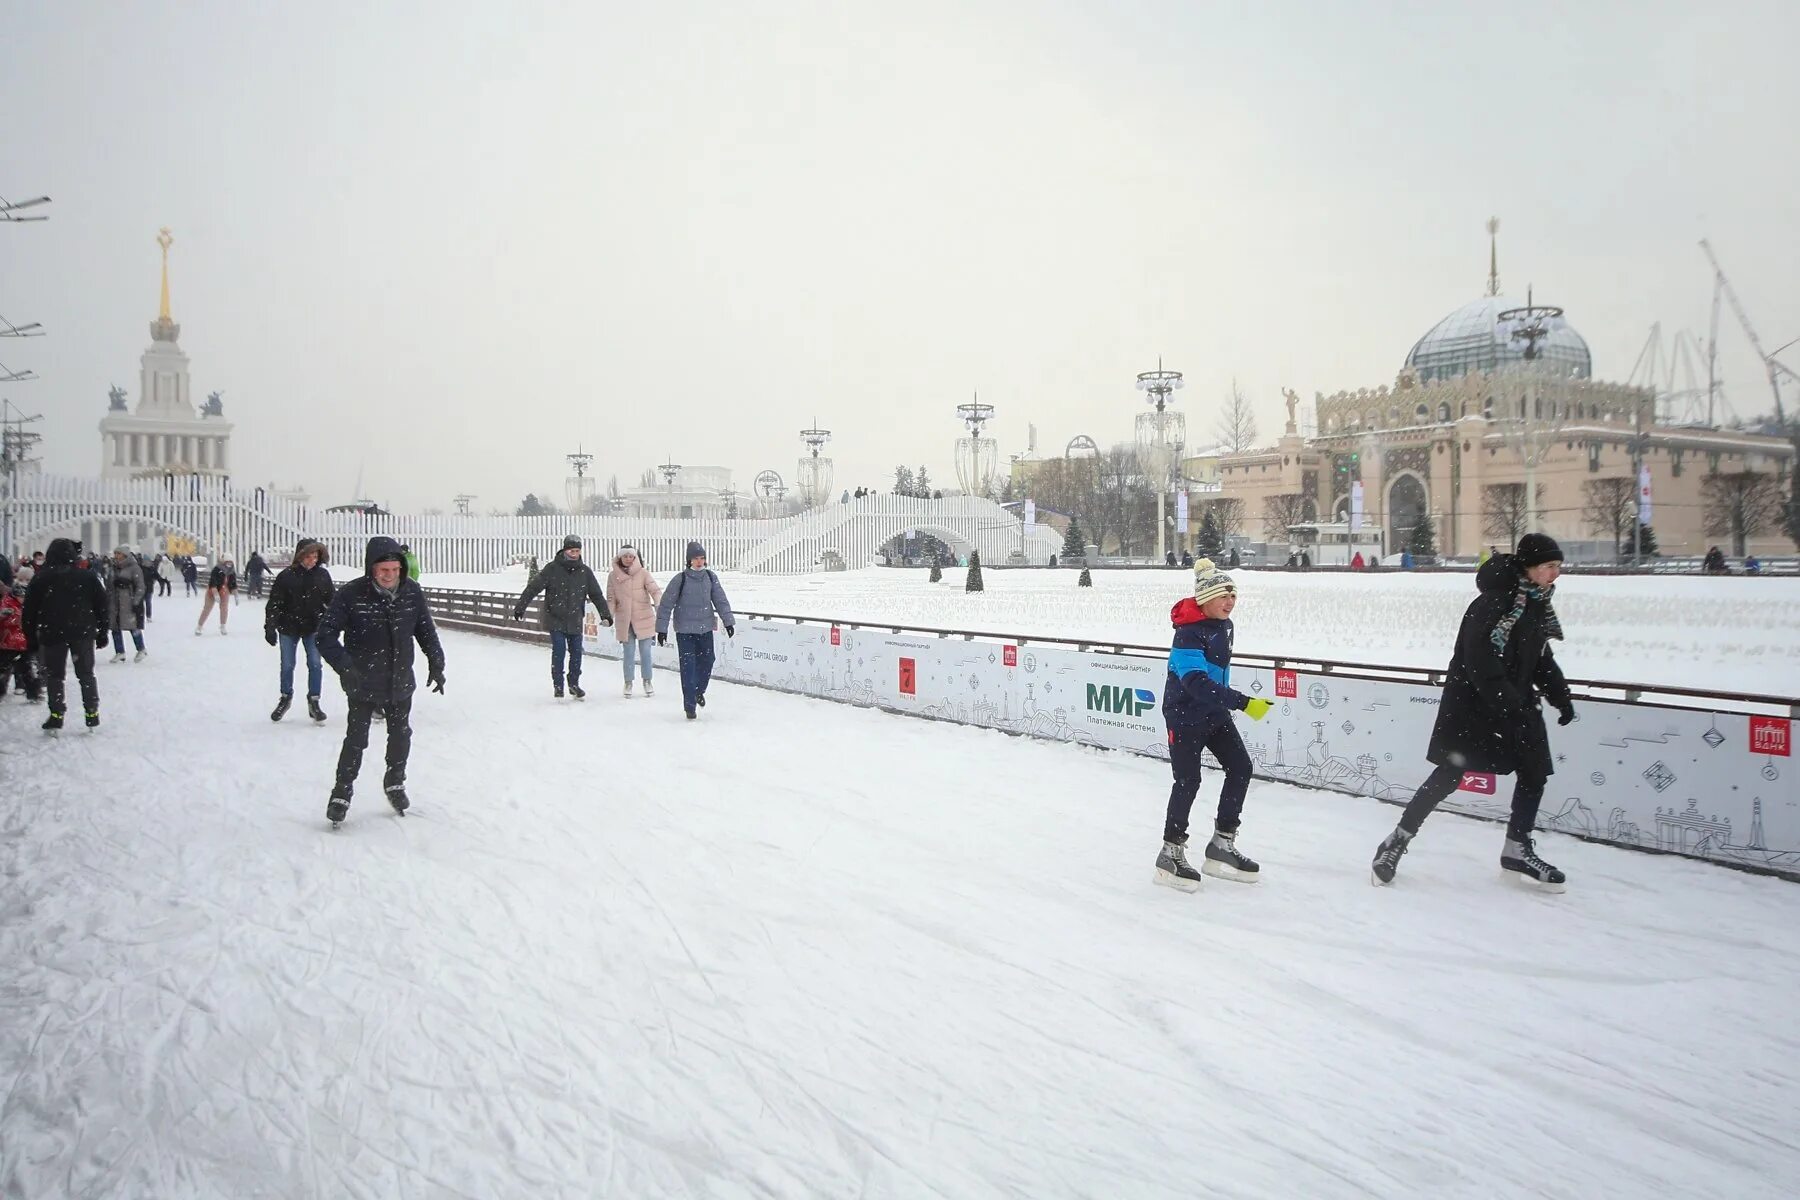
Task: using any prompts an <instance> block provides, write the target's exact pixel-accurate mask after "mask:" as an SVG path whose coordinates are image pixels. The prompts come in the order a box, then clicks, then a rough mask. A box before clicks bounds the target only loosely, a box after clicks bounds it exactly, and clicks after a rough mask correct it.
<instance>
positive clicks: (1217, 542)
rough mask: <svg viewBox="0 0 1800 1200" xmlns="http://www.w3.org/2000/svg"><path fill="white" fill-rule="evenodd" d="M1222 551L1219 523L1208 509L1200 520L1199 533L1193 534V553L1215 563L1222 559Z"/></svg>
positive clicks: (1222, 541)
mask: <svg viewBox="0 0 1800 1200" xmlns="http://www.w3.org/2000/svg"><path fill="white" fill-rule="evenodd" d="M1224 551H1225V539H1224V538H1223V537H1221V536H1220V535H1219V522H1218V520H1217V518H1215V517H1214V516H1213V514H1212V509H1210V508H1209V509H1207V510H1206V515H1205V516H1204V517H1202V518H1201V519H1200V529H1199V531H1198V532H1197V533H1195V534H1194V553H1195V554H1197V555H1199V556H1200V557H1201V558H1210V559H1213V560H1215V561H1217V560H1218V559H1220V558H1223V557H1224Z"/></svg>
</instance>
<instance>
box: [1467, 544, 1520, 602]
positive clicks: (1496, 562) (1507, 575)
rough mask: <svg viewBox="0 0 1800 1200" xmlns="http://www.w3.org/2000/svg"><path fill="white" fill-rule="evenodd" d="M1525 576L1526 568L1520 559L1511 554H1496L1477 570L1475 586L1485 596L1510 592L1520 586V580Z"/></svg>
mask: <svg viewBox="0 0 1800 1200" xmlns="http://www.w3.org/2000/svg"><path fill="white" fill-rule="evenodd" d="M1523 578H1525V570H1524V568H1522V567H1520V566H1519V560H1518V559H1517V558H1515V557H1513V556H1512V555H1510V554H1496V555H1494V556H1493V557H1492V558H1490V559H1488V560H1487V561H1486V562H1484V563H1482V564H1481V569H1480V570H1479V571H1477V572H1475V587H1476V590H1478V591H1479V592H1481V594H1482V595H1484V596H1492V595H1496V594H1498V593H1500V592H1510V591H1512V590H1513V589H1514V588H1516V587H1518V586H1519V580H1521V579H1523Z"/></svg>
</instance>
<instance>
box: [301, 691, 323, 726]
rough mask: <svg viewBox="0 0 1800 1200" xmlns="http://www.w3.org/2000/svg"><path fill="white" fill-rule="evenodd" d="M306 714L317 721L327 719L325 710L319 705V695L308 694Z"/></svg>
mask: <svg viewBox="0 0 1800 1200" xmlns="http://www.w3.org/2000/svg"><path fill="white" fill-rule="evenodd" d="M306 715H307V716H309V717H311V718H312V719H313V720H315V721H323V720H324V719H325V710H324V709H322V708H320V707H319V698H318V697H317V696H308V697H307V698H306Z"/></svg>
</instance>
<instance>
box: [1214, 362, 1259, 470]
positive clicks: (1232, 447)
mask: <svg viewBox="0 0 1800 1200" xmlns="http://www.w3.org/2000/svg"><path fill="white" fill-rule="evenodd" d="M1219 441H1220V443H1221V444H1223V445H1224V447H1225V449H1227V450H1229V451H1230V452H1231V453H1233V454H1242V453H1243V452H1244V451H1246V450H1248V449H1250V448H1251V447H1253V446H1255V445H1256V410H1255V409H1254V408H1252V407H1251V405H1250V401H1249V400H1247V399H1245V398H1244V393H1243V392H1241V391H1239V390H1238V385H1237V380H1236V379H1235V378H1234V379H1233V380H1232V381H1231V399H1229V400H1227V401H1226V402H1225V408H1224V411H1222V412H1221V413H1220V414H1219Z"/></svg>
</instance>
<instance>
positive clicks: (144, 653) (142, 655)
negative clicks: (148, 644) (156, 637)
mask: <svg viewBox="0 0 1800 1200" xmlns="http://www.w3.org/2000/svg"><path fill="white" fill-rule="evenodd" d="M149 657H150V652H149V651H148V650H139V651H138V652H137V653H136V654H134V655H132V656H131V661H132V662H134V663H141V662H143V661H144V660H145V659H146V658H149Z"/></svg>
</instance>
